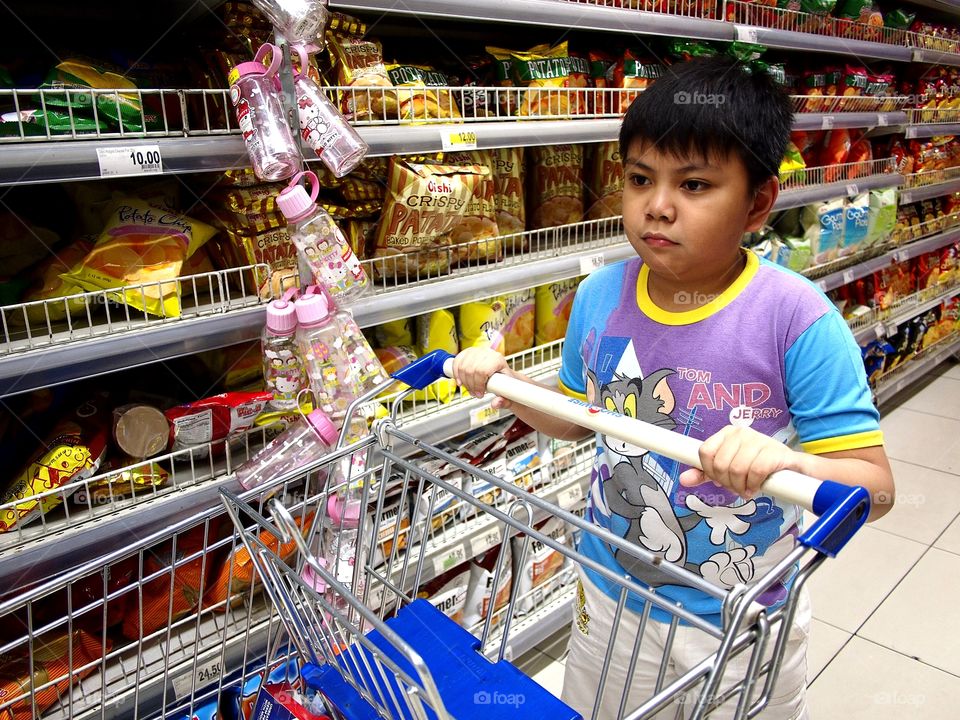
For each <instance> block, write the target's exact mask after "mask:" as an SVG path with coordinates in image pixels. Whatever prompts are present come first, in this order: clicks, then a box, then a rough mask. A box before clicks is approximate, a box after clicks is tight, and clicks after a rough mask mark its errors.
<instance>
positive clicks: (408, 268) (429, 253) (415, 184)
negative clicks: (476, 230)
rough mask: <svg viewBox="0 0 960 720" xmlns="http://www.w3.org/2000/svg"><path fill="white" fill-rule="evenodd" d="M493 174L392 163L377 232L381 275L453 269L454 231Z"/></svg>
mask: <svg viewBox="0 0 960 720" xmlns="http://www.w3.org/2000/svg"><path fill="white" fill-rule="evenodd" d="M488 174H489V170H488V169H487V168H485V167H482V166H480V165H471V166H467V165H463V166H461V165H436V164H425V163H417V162H412V161H410V160H405V159H403V158H397V157H394V158H391V159H390V177H389V180H388V188H387V198H386V202H385V203H384V208H383V214H382V215H381V217H380V225H379V227H378V228H377V241H376V249H375V251H374V257H375V258H384V259H385V260H383V261H380V262H375V263H374V274H375V275H377V276H383V275H387V276H391V277H394V276H399V277H417V276H419V275H421V274H426V275H436V274H439V273H444V272H447V271H448V270H449V268H450V260H451V251H450V250H449V246H450V243H451V242H452V240H451V237H450V233H451V232H452V231H453V230H455V229H456V227H457V226H458V225H459V224H460V222H461V220H462V219H463V216H464V214H465V213H466V212H467V208H468V205H469V203H470V200H471V199H472V198H473V196H474V193H476V192H477V191H479V190H480V188H481V185H482V183H483V179H484V177H486V176H487V175H488Z"/></svg>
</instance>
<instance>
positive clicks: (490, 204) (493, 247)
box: [444, 150, 503, 262]
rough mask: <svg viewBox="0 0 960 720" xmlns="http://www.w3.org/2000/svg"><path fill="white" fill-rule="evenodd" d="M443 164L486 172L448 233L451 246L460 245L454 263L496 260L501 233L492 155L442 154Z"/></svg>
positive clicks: (478, 153)
mask: <svg viewBox="0 0 960 720" xmlns="http://www.w3.org/2000/svg"><path fill="white" fill-rule="evenodd" d="M444 162H445V163H447V164H449V165H465V166H468V167H469V166H479V167H482V168H486V169H487V174H486V175H484V177H483V179H482V180H481V181H480V186H479V187H478V188H477V190H476V192H474V194H473V197H472V198H471V199H470V202H468V203H467V207H466V210H465V211H464V214H463V218H462V219H461V220H460V224H459V225H457V227H455V228H454V229H453V231H452V232H451V233H450V239H451V240H452V242H453V244H454V245H459V246H460V247H459V248H458V249H457V252H456V259H457V261H458V262H474V261H477V260H496V259H498V258H499V257H500V256H501V255H502V253H503V243H501V242H500V234H501V231H500V228H499V227H498V225H497V206H496V201H495V195H496V189H497V183H496V180H495V179H494V176H493V173H492V172H490V169H491V167H492V166H493V158H492V154H491V153H490V152H488V151H486V150H480V151H476V152H458V153H445V154H444Z"/></svg>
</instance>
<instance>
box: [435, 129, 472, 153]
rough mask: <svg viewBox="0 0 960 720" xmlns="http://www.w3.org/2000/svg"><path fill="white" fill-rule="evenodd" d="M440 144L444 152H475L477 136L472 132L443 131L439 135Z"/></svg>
mask: <svg viewBox="0 0 960 720" xmlns="http://www.w3.org/2000/svg"><path fill="white" fill-rule="evenodd" d="M440 144H441V146H442V147H443V150H444V152H452V151H454V150H476V149H477V134H476V133H475V132H473V131H472V130H444V131H442V132H441V133H440Z"/></svg>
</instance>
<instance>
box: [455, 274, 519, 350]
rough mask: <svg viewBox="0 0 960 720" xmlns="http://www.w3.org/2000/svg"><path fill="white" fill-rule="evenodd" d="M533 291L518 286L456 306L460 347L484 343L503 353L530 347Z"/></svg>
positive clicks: (482, 344) (476, 345)
mask: <svg viewBox="0 0 960 720" xmlns="http://www.w3.org/2000/svg"><path fill="white" fill-rule="evenodd" d="M533 336H534V291H533V290H532V289H531V290H521V291H520V292H517V293H512V294H510V295H501V296H498V297H492V298H488V299H486V300H480V301H476V302H469V303H464V304H463V305H461V306H460V345H461V347H465V348H467V347H478V346H484V345H485V346H488V347H490V348H492V349H494V350H496V351H497V352H500V353H502V354H503V355H513V354H515V353H518V352H522V351H524V350H529V349H530V348H531V347H533Z"/></svg>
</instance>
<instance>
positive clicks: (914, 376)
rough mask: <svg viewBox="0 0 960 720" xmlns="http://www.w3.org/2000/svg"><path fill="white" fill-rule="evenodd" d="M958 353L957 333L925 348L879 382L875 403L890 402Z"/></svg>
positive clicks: (882, 377)
mask: <svg viewBox="0 0 960 720" xmlns="http://www.w3.org/2000/svg"><path fill="white" fill-rule="evenodd" d="M957 353H960V335H958V334H957V333H954V334H953V335H950V336H948V337H945V338H943V339H942V340H940V341H939V342H937V343H935V344H933V345H931V346H929V347H926V348H924V349H923V350H921V351H920V352H919V353H917V354H916V356H914V357H913V358H911V359H910V360H909V361H908V362H905V363H903V364H902V365H899V366H897V367H896V368H895V369H894V370H891V371H890V372H888V373H887V374H885V375H882V376H881V377H880V378H879V379H878V380H877V382H876V384H875V385H874V389H873V396H874V401H875V402H876V404H877V405H878V406H879V405H883V404H884V403H886V402H889V401H890V400H891V399H892V398H893V397H894V396H895V395H897V393H899V392H900V391H901V390H904V389H905V388H907V387H909V386H910V385H911V384H912V383H914V382H916V381H917V380H919V379H920V378H922V377H923V376H924V375H926V374H927V373H929V372H930V371H931V370H932V369H933V368H935V367H936V366H937V365H939V364H940V363H942V362H944V361H945V360H947V358H949V357H950V356H951V355H956V354H957Z"/></svg>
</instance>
